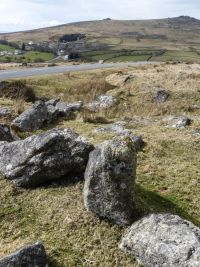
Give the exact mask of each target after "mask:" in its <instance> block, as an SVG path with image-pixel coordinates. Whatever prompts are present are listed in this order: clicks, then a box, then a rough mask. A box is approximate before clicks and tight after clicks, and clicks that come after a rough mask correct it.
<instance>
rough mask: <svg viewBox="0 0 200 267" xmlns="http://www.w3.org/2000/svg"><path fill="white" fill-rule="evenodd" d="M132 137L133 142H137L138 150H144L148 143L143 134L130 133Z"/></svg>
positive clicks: (136, 147)
mask: <svg viewBox="0 0 200 267" xmlns="http://www.w3.org/2000/svg"><path fill="white" fill-rule="evenodd" d="M130 138H131V139H132V141H133V143H134V144H135V149H136V151H137V152H138V151H142V150H143V148H144V147H145V145H146V143H145V142H144V140H143V139H142V136H140V135H139V136H138V135H132V136H131V135H130Z"/></svg>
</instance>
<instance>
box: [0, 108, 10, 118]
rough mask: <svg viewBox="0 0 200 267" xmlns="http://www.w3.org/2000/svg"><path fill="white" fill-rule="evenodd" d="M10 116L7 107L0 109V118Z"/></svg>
mask: <svg viewBox="0 0 200 267" xmlns="http://www.w3.org/2000/svg"><path fill="white" fill-rule="evenodd" d="M10 114H11V109H10V108H8V107H3V108H0V117H5V116H8V115H10Z"/></svg>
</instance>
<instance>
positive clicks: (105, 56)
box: [81, 48, 200, 62]
mask: <svg viewBox="0 0 200 267" xmlns="http://www.w3.org/2000/svg"><path fill="white" fill-rule="evenodd" d="M160 51H161V50H160ZM158 52H159V50H153V49H151V50H147V49H142V48H140V49H137V50H105V51H89V52H84V53H81V55H82V56H83V57H85V58H86V59H87V60H89V61H99V60H103V61H105V62H123V61H133V62H134V61H148V60H151V61H161V62H162V61H164V62H165V61H182V62H200V55H199V54H198V53H197V52H195V51H179V50H176V51H175V50H167V51H166V52H164V53H163V54H162V55H159V54H158V55H157V56H154V54H155V53H158ZM134 53H140V54H139V55H135V54H134Z"/></svg>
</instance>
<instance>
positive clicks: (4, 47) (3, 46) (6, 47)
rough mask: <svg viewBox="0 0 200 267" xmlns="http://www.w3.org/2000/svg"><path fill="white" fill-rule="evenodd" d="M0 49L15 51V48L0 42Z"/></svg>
mask: <svg viewBox="0 0 200 267" xmlns="http://www.w3.org/2000/svg"><path fill="white" fill-rule="evenodd" d="M0 51H8V52H9V51H15V48H13V47H11V46H9V45H4V44H0Z"/></svg>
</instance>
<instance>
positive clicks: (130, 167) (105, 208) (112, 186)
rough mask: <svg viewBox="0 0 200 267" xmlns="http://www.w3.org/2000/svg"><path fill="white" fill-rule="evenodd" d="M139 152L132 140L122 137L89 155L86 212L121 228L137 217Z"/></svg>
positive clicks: (97, 148) (86, 175)
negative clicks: (135, 209)
mask: <svg viewBox="0 0 200 267" xmlns="http://www.w3.org/2000/svg"><path fill="white" fill-rule="evenodd" d="M135 175H136V151H135V147H134V144H133V142H132V140H131V139H130V138H129V137H125V136H119V137H115V138H113V139H112V140H110V141H105V142H104V143H103V144H101V145H99V146H97V147H96V149H95V150H94V151H93V152H91V153H90V157H89V162H88V165H87V168H86V172H85V185H84V204H85V207H86V208H87V210H89V211H92V212H94V213H95V214H97V215H98V216H99V217H102V218H106V219H108V220H110V221H112V222H114V223H116V224H118V225H127V224H130V223H131V221H132V219H133V215H134V181H135Z"/></svg>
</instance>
